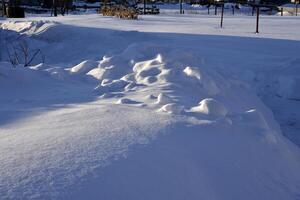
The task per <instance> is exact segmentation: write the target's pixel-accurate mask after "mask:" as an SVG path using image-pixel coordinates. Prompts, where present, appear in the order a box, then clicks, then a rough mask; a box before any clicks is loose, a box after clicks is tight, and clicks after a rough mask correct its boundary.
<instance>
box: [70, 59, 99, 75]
mask: <svg viewBox="0 0 300 200" xmlns="http://www.w3.org/2000/svg"><path fill="white" fill-rule="evenodd" d="M98 64H99V63H98V62H96V61H92V60H85V61H83V62H81V63H79V64H78V65H76V66H74V67H72V68H71V69H70V71H71V72H72V73H75V74H83V73H89V74H91V75H95V76H97V75H96V74H97V72H96V73H95V71H94V72H90V71H92V70H93V69H94V68H96V67H97V66H98ZM96 69H97V68H96Z"/></svg>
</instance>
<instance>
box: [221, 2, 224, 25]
mask: <svg viewBox="0 0 300 200" xmlns="http://www.w3.org/2000/svg"><path fill="white" fill-rule="evenodd" d="M223 16H224V3H223V4H222V12H221V28H223Z"/></svg>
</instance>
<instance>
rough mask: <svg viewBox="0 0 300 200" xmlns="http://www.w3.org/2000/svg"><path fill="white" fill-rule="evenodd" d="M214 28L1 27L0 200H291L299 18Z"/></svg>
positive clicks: (59, 23)
mask: <svg viewBox="0 0 300 200" xmlns="http://www.w3.org/2000/svg"><path fill="white" fill-rule="evenodd" d="M224 22H225V24H224V25H225V28H224V29H220V28H218V23H219V18H218V17H216V16H204V15H176V14H170V13H168V14H162V15H158V16H142V17H141V18H140V20H137V21H131V20H120V19H116V18H111V17H103V16H100V15H96V14H87V15H70V16H65V17H57V18H49V17H47V16H44V17H37V16H31V17H27V18H25V19H23V20H19V19H18V20H15V19H10V20H8V19H5V20H3V19H0V27H1V29H0V45H1V48H0V103H1V104H0V194H1V197H0V199H2V198H3V199H64V200H68V199H78V200H79V199H81V200H82V199H228V200H229V199H251V200H252V199H291V200H295V199H298V198H299V196H300V172H299V169H300V150H299V147H298V146H296V145H295V144H294V143H296V144H298V145H299V144H300V140H299V139H298V138H300V137H299V136H298V133H299V130H300V128H299V126H300V125H299V120H300V114H299V113H300V112H299V108H300V104H299V102H300V101H299V88H300V85H299V80H300V76H299V73H298V72H299V67H300V65H299V64H300V62H299V52H298V50H299V49H300V35H299V34H295V33H297V32H299V27H300V26H299V25H300V21H299V19H298V18H297V17H290V16H283V17H280V16H262V18H261V33H260V34H253V32H254V30H253V29H254V25H255V24H254V22H255V18H254V17H250V16H243V15H239V16H233V17H232V16H225V21H224ZM278 24H284V28H283V26H279V25H278ZM12 41H14V42H23V41H26V43H27V44H28V46H29V48H30V49H40V50H41V52H42V53H43V54H44V56H45V58H46V59H45V63H43V64H38V63H35V64H33V65H32V66H30V67H23V65H21V64H20V65H17V66H15V67H14V66H13V65H11V64H10V63H9V62H7V61H8V57H9V56H8V54H7V51H6V48H4V47H5V45H6V44H8V43H11V42H12ZM273 115H274V116H275V117H274V116H273ZM285 136H288V138H290V139H291V140H292V141H293V142H294V143H292V142H291V141H290V140H288V139H287V138H286V137H285Z"/></svg>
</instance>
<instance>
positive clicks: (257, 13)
mask: <svg viewBox="0 0 300 200" xmlns="http://www.w3.org/2000/svg"><path fill="white" fill-rule="evenodd" d="M258 25H259V6H257V7H256V31H255V33H259V31H258Z"/></svg>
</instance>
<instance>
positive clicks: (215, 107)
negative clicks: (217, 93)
mask: <svg viewBox="0 0 300 200" xmlns="http://www.w3.org/2000/svg"><path fill="white" fill-rule="evenodd" d="M191 111H192V112H199V113H203V114H206V115H211V116H213V117H225V116H226V115H227V113H228V110H227V108H226V107H225V106H224V105H223V104H222V103H220V102H219V101H217V100H215V99H212V98H207V99H203V100H202V101H201V102H200V103H199V106H195V107H192V108H191Z"/></svg>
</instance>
